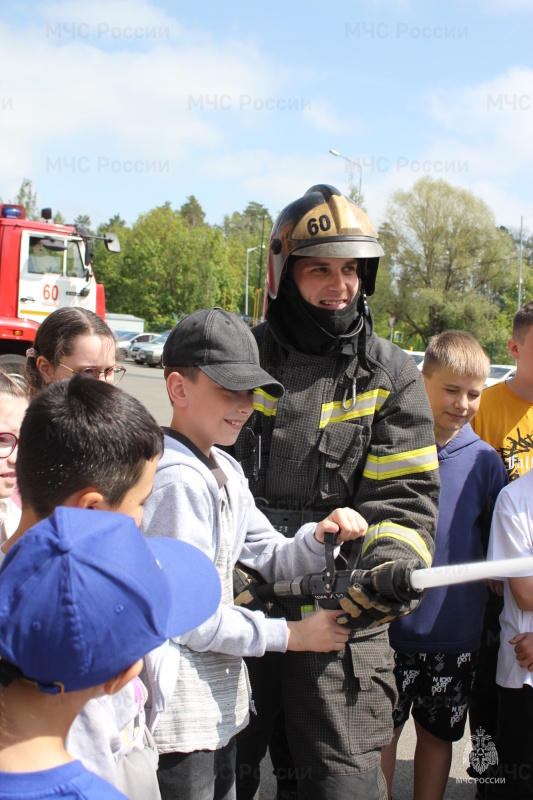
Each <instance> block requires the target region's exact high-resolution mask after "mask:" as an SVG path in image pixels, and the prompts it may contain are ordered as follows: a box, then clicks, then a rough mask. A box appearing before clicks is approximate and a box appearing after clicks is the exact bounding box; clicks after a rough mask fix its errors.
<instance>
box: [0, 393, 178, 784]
mask: <svg viewBox="0 0 533 800" xmlns="http://www.w3.org/2000/svg"><path fill="white" fill-rule="evenodd" d="M132 423H134V424H132ZM162 451H163V435H162V432H161V429H160V428H159V426H158V425H157V423H156V421H155V420H154V419H153V417H152V416H151V415H150V414H149V412H148V411H147V410H146V408H145V407H144V406H143V405H142V404H141V403H140V402H139V401H138V400H136V399H135V398H133V397H131V396H130V395H129V394H127V393H125V392H122V391H121V390H120V389H117V388H115V387H113V386H112V385H110V384H108V383H105V382H103V381H96V380H90V379H87V378H82V377H74V378H72V379H71V380H69V381H61V382H59V383H55V384H53V385H51V386H50V387H49V388H47V389H45V390H44V391H43V392H41V393H40V394H39V395H38V396H37V397H36V398H35V399H34V400H33V401H32V403H31V405H30V406H29V408H28V410H27V412H26V415H25V417H24V420H23V422H22V426H21V431H20V440H19V447H18V458H17V480H18V485H19V488H20V493H21V499H22V516H21V520H20V524H19V526H18V528H17V530H16V532H15V533H14V534H13V536H12V537H11V538H10V539H9V540H8V542H7V543H6V544H5V545H4V548H3V549H4V551H5V552H7V551H8V550H9V548H10V547H12V546H13V545H14V544H15V542H16V541H18V540H19V539H20V537H21V536H22V535H23V534H24V533H25V531H26V530H27V529H28V528H30V527H31V526H32V525H34V524H35V523H37V522H38V521H40V520H42V519H44V518H45V517H48V516H50V515H51V514H52V513H53V511H54V509H55V508H56V507H57V506H73V507H77V508H89V509H97V510H108V511H120V512H122V513H124V514H127V515H128V516H130V517H133V519H134V520H135V521H136V523H137V525H139V524H140V521H141V518H142V507H143V503H144V502H145V500H146V498H147V497H148V495H149V494H150V491H151V488H152V481H153V474H154V472H155V468H156V465H157V462H158V461H159V456H160V455H161V453H162ZM3 557H4V554H3V552H2V551H1V550H0V561H1V559H2V558H3ZM145 701H146V688H145V687H144V685H143V684H142V682H141V681H140V679H136V680H135V681H132V682H130V683H129V684H128V685H126V686H125V687H124V689H122V690H121V691H120V692H119V693H117V694H116V695H114V696H113V697H101V698H98V699H95V700H91V701H90V702H89V703H88V704H87V705H86V707H85V708H84V709H83V711H82V712H81V713H80V714H79V715H78V717H77V718H76V720H75V722H74V724H73V726H72V728H71V730H70V732H69V736H68V740H67V746H68V748H69V751H70V752H71V753H72V754H73V755H74V756H76V757H77V758H80V759H81V760H82V761H83V763H84V765H85V766H86V767H88V768H89V769H91V770H93V771H94V772H96V773H97V774H98V775H100V776H101V777H103V778H105V779H106V780H108V781H110V782H111V783H113V784H114V785H115V786H117V787H118V788H119V789H120V790H121V791H123V792H124V793H125V794H127V795H128V796H129V797H130V798H132V799H133V800H136V798H139V800H158V798H159V796H160V795H159V789H158V786H157V778H156V769H157V751H156V749H155V746H154V745H153V743H151V742H150V740H149V738H147V741H146V742H144V741H143V739H144V738H145V737H147V736H148V737H149V735H148V734H147V731H146V726H145V723H144V702H145ZM147 745H148V746H147ZM150 745H152V746H150Z"/></svg>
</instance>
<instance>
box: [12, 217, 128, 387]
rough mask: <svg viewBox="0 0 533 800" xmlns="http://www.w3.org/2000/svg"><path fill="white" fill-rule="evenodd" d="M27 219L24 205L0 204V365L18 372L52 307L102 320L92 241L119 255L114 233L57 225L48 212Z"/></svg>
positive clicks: (102, 301) (100, 289)
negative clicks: (94, 315)
mask: <svg viewBox="0 0 533 800" xmlns="http://www.w3.org/2000/svg"><path fill="white" fill-rule="evenodd" d="M41 213H42V215H43V221H33V220H27V219H26V218H25V216H26V215H25V209H24V206H19V205H11V204H3V205H0V366H4V368H5V367H6V365H9V368H10V369H15V365H16V366H17V367H18V371H20V367H21V365H22V364H23V363H24V362H25V353H26V349H27V348H28V347H30V346H31V343H32V342H33V340H34V338H35V333H36V331H37V328H38V327H39V324H40V323H41V322H42V321H43V319H45V317H47V316H48V314H50V313H51V312H52V311H55V310H56V308H64V307H66V306H77V307H81V308H87V309H89V310H90V311H94V312H96V313H97V314H99V315H100V316H101V317H102V318H105V295H104V287H103V286H102V285H101V284H98V283H97V282H96V280H95V278H94V274H93V268H92V259H93V239H94V238H103V240H104V242H105V243H106V246H107V248H108V249H109V250H111V251H112V252H119V251H120V244H119V242H118V239H117V237H116V236H115V234H112V233H108V234H105V235H104V236H103V237H93V236H91V235H90V234H89V233H88V231H86V230H85V229H84V228H82V227H81V226H76V225H57V224H54V223H52V222H50V220H51V216H52V212H51V209H43V211H42V212H41Z"/></svg>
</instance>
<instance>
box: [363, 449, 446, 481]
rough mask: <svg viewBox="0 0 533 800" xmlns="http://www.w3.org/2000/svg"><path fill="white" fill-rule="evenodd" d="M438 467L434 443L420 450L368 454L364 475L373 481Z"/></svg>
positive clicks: (429, 470)
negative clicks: (389, 454) (392, 453)
mask: <svg viewBox="0 0 533 800" xmlns="http://www.w3.org/2000/svg"><path fill="white" fill-rule="evenodd" d="M438 468H439V462H438V459H437V448H436V447H435V445H434V444H432V445H430V446H429V447H421V448H420V449H419V450H406V451H404V452H403V453H394V455H392V456H374V455H368V456H367V459H366V464H365V468H364V470H363V475H364V476H365V478H370V479H371V480H373V481H384V480H387V478H399V477H401V476H402V475H414V474H415V473H417V472H431V471H432V470H434V469H438Z"/></svg>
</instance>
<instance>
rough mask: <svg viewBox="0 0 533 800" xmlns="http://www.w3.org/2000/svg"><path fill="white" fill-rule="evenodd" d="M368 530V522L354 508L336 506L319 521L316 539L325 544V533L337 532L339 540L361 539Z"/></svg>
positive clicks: (339, 541)
mask: <svg viewBox="0 0 533 800" xmlns="http://www.w3.org/2000/svg"><path fill="white" fill-rule="evenodd" d="M367 530H368V522H367V521H366V519H364V518H363V517H362V516H361V514H358V512H357V511H356V510H355V509H354V508H336V509H334V510H333V511H332V512H331V514H330V515H329V516H328V517H326V519H324V520H322V522H319V523H318V525H317V526H316V530H315V539H316V540H317V541H318V542H322V544H324V534H325V533H337V534H338V536H337V542H338V544H340V543H341V542H347V541H349V540H350V539H359V538H360V537H361V536H364V535H365V533H366V532H367Z"/></svg>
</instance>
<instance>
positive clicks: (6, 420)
mask: <svg viewBox="0 0 533 800" xmlns="http://www.w3.org/2000/svg"><path fill="white" fill-rule="evenodd" d="M27 407H28V403H27V401H26V400H25V399H24V398H22V397H11V395H6V394H2V395H0V433H14V434H15V436H18V435H19V431H20V426H21V424H22V418H23V417H24V414H25V413H26V409H27ZM17 451H18V447H15V449H14V450H13V452H12V453H11V455H10V456H8V458H3V459H1V460H0V499H3V500H4V499H6V498H7V497H10V496H11V494H12V493H13V489H14V488H15V483H16V476H15V464H16V461H17Z"/></svg>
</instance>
